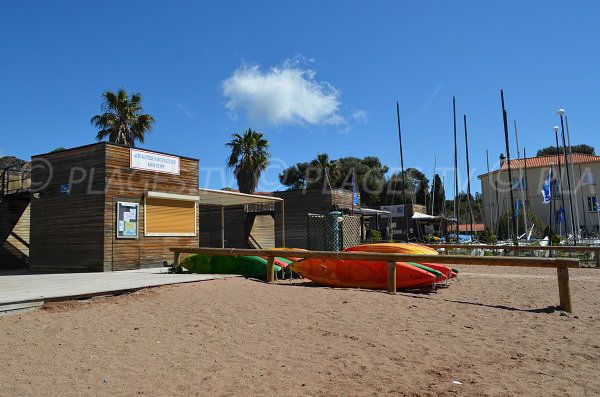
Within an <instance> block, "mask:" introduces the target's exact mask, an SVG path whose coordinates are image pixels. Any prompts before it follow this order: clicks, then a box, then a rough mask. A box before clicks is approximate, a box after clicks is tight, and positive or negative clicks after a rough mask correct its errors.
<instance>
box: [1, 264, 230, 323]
mask: <svg viewBox="0 0 600 397" xmlns="http://www.w3.org/2000/svg"><path fill="white" fill-rule="evenodd" d="M166 270H167V269H166V268H153V269H140V270H129V271H121V272H105V273H59V274H17V275H11V274H7V275H0V315H1V314H3V313H7V312H11V311H15V310H25V309H29V308H35V307H39V306H41V305H42V304H43V303H44V301H52V300H63V299H73V298H80V297H90V296H97V295H108V294H115V293H122V292H128V291H135V290H138V289H142V288H148V287H156V286H160V285H167V284H179V283H191V282H196V281H204V280H215V279H222V278H227V277H237V276H235V275H213V274H168V273H166Z"/></svg>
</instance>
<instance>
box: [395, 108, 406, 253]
mask: <svg viewBox="0 0 600 397" xmlns="http://www.w3.org/2000/svg"><path fill="white" fill-rule="evenodd" d="M396 116H397V118H398V137H399V139H400V171H401V172H402V197H403V198H404V226H405V229H404V233H405V236H406V242H408V216H407V215H408V211H407V208H406V183H405V180H404V178H405V177H404V154H403V153H402V130H401V129H400V105H399V104H398V102H396Z"/></svg>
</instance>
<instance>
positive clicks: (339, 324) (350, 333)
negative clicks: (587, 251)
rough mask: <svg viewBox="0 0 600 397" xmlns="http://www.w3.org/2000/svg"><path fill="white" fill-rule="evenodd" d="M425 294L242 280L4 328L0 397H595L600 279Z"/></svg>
mask: <svg viewBox="0 0 600 397" xmlns="http://www.w3.org/2000/svg"><path fill="white" fill-rule="evenodd" d="M459 269H460V270H461V274H460V276H459V279H458V281H456V282H452V283H451V284H450V287H449V288H445V289H440V290H438V291H437V292H434V293H412V292H399V293H398V294H397V295H395V296H392V295H388V294H386V293H384V292H379V291H367V290H348V289H331V288H322V287H315V286H314V285H313V284H311V283H310V282H308V281H301V280H298V281H294V282H289V281H280V282H279V283H277V284H275V285H267V284H264V283H261V282H257V281H254V280H246V279H241V278H236V279H227V280H216V281H205V282H199V283H191V284H183V285H174V286H165V287H159V288H152V289H146V290H141V291H138V292H135V293H131V294H125V295H121V296H115V297H112V296H111V297H100V298H94V299H88V300H83V301H67V302H54V303H51V304H47V305H46V306H45V307H44V308H42V309H39V310H36V311H32V312H27V313H21V314H14V315H9V316H4V317H0V334H1V338H0V357H1V360H0V365H1V368H0V373H1V374H2V375H1V376H0V390H1V393H0V394H2V395H6V396H27V395H36V396H39V395H61V396H71V395H72V396H77V395H83V394H92V395H214V396H242V395H243V396H249V395H261V396H304V395H309V396H330V395H334V396H349V395H352V396H375V395H396V396H456V395H459V396H511V395H514V396H525V395H527V396H588V395H589V396H592V395H597V393H598V391H599V390H600V377H599V376H598V374H599V367H600V338H599V335H600V316H599V315H600V272H599V271H598V270H597V269H577V270H571V272H570V275H571V290H572V294H573V305H574V313H573V314H566V313H563V312H561V311H560V310H558V309H557V307H556V305H557V304H558V287H557V280H556V273H555V271H553V270H538V269H511V268H488V267H478V266H470V267H469V266H463V267H460V268H459Z"/></svg>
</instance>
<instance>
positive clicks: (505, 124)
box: [500, 90, 519, 245]
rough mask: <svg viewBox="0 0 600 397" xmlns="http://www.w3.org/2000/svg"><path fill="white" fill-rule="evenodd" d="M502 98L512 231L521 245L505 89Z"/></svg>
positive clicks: (514, 241) (515, 241)
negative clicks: (511, 167) (517, 230)
mask: <svg viewBox="0 0 600 397" xmlns="http://www.w3.org/2000/svg"><path fill="white" fill-rule="evenodd" d="M500 99H501V100H502V116H503V117H502V118H503V120H504V141H505V144H506V165H507V167H508V180H509V183H508V184H509V188H510V210H511V214H512V221H513V225H512V229H513V230H512V232H513V244H514V245H519V242H518V238H517V232H516V224H517V222H516V214H515V198H514V195H513V189H512V180H513V179H512V172H511V170H510V145H509V144H508V122H507V117H506V109H505V107H504V91H503V90H500Z"/></svg>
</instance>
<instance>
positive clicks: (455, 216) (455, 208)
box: [452, 97, 458, 241]
mask: <svg viewBox="0 0 600 397" xmlns="http://www.w3.org/2000/svg"><path fill="white" fill-rule="evenodd" d="M452 113H453V116H454V219H455V221H456V239H457V241H458V157H457V151H458V146H457V144H456V97H452Z"/></svg>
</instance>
